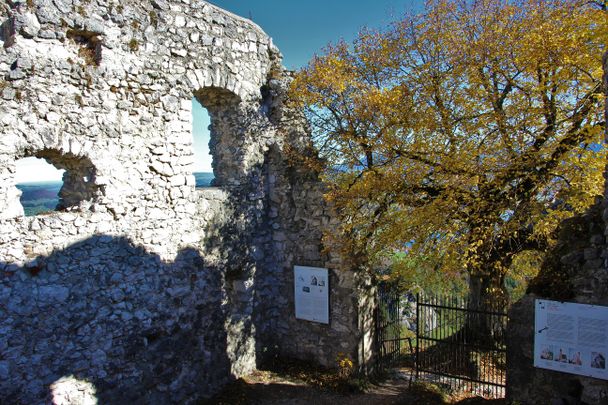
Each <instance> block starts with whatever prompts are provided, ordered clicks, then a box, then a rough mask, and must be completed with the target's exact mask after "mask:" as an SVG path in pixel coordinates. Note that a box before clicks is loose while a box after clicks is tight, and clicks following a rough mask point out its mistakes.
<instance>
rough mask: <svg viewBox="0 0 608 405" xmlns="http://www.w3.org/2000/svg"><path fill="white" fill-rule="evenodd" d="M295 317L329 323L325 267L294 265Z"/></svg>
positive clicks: (327, 285) (327, 284)
mask: <svg viewBox="0 0 608 405" xmlns="http://www.w3.org/2000/svg"><path fill="white" fill-rule="evenodd" d="M293 271H294V288H295V290H294V297H295V306H296V318H297V319H304V320H307V321H312V322H319V323H325V324H329V278H328V272H327V269H323V268H320V267H305V266H294V268H293Z"/></svg>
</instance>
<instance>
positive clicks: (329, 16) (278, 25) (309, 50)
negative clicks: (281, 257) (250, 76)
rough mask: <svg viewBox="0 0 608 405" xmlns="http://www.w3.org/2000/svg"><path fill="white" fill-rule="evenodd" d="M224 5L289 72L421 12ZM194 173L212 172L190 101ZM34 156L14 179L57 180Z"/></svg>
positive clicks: (413, 3)
mask: <svg viewBox="0 0 608 405" xmlns="http://www.w3.org/2000/svg"><path fill="white" fill-rule="evenodd" d="M211 3H213V4H215V5H216V6H219V7H221V8H223V9H226V10H228V11H231V12H233V13H234V14H237V15H240V16H241V17H245V18H250V19H252V20H253V21H254V22H255V23H256V24H258V25H259V26H260V27H261V28H262V29H263V30H264V31H265V32H266V33H267V34H268V35H270V36H271V37H272V38H273V41H274V43H275V44H276V45H277V46H278V47H279V49H280V50H281V53H282V54H283V64H284V65H285V66H286V67H287V68H288V69H292V70H297V69H298V68H300V67H303V66H305V65H306V63H307V62H308V60H310V58H311V57H312V56H313V55H314V54H315V53H321V52H322V48H323V47H324V46H325V45H327V44H328V43H329V42H337V41H338V40H340V39H344V40H346V41H347V42H350V41H352V40H353V39H354V38H355V37H356V36H357V33H358V32H359V30H360V29H361V28H362V27H365V26H367V27H382V26H386V25H387V24H388V23H390V22H391V21H394V20H396V19H398V18H399V17H400V16H402V15H403V14H404V13H405V12H412V13H418V12H421V11H422V7H423V4H424V1H423V0H401V1H398V0H376V1H362V0H350V1H347V0H308V1H294V0H213V1H211ZM193 121H194V125H193V137H194V155H195V165H194V171H195V172H196V171H211V157H210V156H209V151H208V146H207V145H208V143H209V132H208V130H207V127H208V126H209V116H208V115H207V112H206V111H205V110H204V109H203V108H202V107H201V106H200V104H199V103H198V102H196V101H194V102H193ZM53 169H54V168H53V167H51V166H50V165H45V163H43V162H42V161H41V160H39V159H35V158H28V159H23V160H22V161H20V162H18V165H17V182H18V183H23V182H28V181H48V180H60V179H61V172H60V171H57V170H53Z"/></svg>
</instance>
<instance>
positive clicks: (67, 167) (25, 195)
mask: <svg viewBox="0 0 608 405" xmlns="http://www.w3.org/2000/svg"><path fill="white" fill-rule="evenodd" d="M16 167H17V173H16V176H15V179H16V183H17V188H18V189H19V190H20V191H21V197H20V201H21V205H22V206H23V210H24V214H25V215H26V216H34V215H40V214H43V213H47V212H50V211H72V210H76V209H80V208H81V205H82V204H83V203H85V202H88V201H91V200H93V199H94V198H95V197H96V196H97V195H98V192H99V186H97V185H96V184H95V167H94V166H93V163H92V162H91V161H90V160H89V159H87V158H85V157H79V156H75V155H72V154H70V153H67V154H63V153H61V152H59V151H57V150H51V149H45V150H42V151H39V152H37V153H35V154H34V155H33V156H30V157H26V158H24V159H21V160H18V161H17V162H16Z"/></svg>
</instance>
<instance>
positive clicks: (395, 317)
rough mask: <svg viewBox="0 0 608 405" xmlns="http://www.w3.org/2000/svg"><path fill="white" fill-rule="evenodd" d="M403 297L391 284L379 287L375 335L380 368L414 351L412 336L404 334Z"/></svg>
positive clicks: (390, 364)
mask: <svg viewBox="0 0 608 405" xmlns="http://www.w3.org/2000/svg"><path fill="white" fill-rule="evenodd" d="M402 298H403V297H402V294H401V293H400V292H399V291H398V290H395V289H392V288H390V286H386V285H381V286H380V287H379V289H378V306H377V307H376V322H375V323H376V333H375V336H376V353H378V366H379V368H380V369H385V368H387V367H389V366H392V365H395V364H396V363H397V362H398V361H399V360H400V359H402V357H403V356H404V355H406V354H411V353H413V347H412V340H411V338H408V337H404V336H403V330H402V328H403V326H402V323H401V319H402V311H403V308H402V302H401V300H402Z"/></svg>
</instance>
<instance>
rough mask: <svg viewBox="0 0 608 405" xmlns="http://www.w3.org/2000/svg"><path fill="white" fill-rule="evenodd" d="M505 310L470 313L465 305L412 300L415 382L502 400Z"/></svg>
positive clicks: (455, 301)
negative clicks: (442, 385)
mask: <svg viewBox="0 0 608 405" xmlns="http://www.w3.org/2000/svg"><path fill="white" fill-rule="evenodd" d="M504 311H505V308H483V309H479V308H476V309H472V308H469V307H468V305H467V302H466V300H465V299H461V298H455V297H424V296H418V297H417V305H416V378H417V379H419V378H422V379H428V378H429V377H433V378H432V379H434V380H435V381H437V382H439V383H441V384H447V385H449V386H450V387H451V388H453V389H455V390H466V391H470V392H472V393H474V394H475V395H480V396H484V397H493V398H502V397H504V395H505V386H506V341H505V332H506V326H507V314H506V313H505V312H504Z"/></svg>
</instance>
